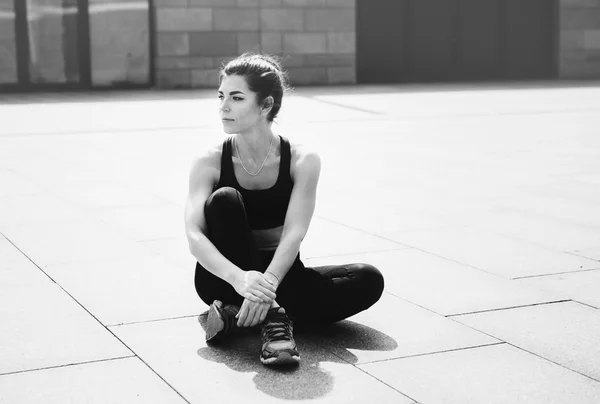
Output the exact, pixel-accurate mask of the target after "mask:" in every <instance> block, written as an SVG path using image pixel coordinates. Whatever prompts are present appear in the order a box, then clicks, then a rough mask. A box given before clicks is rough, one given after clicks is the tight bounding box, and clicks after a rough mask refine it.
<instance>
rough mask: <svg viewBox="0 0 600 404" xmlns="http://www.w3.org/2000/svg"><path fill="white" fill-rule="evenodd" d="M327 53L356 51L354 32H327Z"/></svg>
mask: <svg viewBox="0 0 600 404" xmlns="http://www.w3.org/2000/svg"><path fill="white" fill-rule="evenodd" d="M327 52H328V53H356V34H355V33H354V32H330V33H328V34H327Z"/></svg>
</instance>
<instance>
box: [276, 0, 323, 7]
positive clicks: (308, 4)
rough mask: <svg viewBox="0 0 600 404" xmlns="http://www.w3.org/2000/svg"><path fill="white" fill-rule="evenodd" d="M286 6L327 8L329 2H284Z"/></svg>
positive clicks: (299, 0)
mask: <svg viewBox="0 0 600 404" xmlns="http://www.w3.org/2000/svg"><path fill="white" fill-rule="evenodd" d="M283 5H284V6H291V7H302V8H306V7H325V6H326V5H327V0H283Z"/></svg>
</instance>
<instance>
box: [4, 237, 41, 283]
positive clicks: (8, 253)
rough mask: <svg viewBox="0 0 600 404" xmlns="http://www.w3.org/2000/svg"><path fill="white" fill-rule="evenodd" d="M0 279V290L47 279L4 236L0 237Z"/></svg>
mask: <svg viewBox="0 0 600 404" xmlns="http://www.w3.org/2000/svg"><path fill="white" fill-rule="evenodd" d="M0 279H2V284H1V285H0V291H3V290H8V289H11V288H13V287H26V286H29V285H40V284H46V283H47V282H48V281H49V279H48V277H47V276H46V275H44V273H43V272H42V271H41V270H40V269H39V268H38V267H36V266H35V264H34V263H33V262H31V261H30V260H29V259H28V258H27V257H26V256H25V255H23V253H22V252H21V251H19V250H18V249H17V248H16V247H15V246H14V245H13V244H11V243H10V241H8V240H7V239H5V238H4V237H0Z"/></svg>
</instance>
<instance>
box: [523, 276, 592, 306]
mask: <svg viewBox="0 0 600 404" xmlns="http://www.w3.org/2000/svg"><path fill="white" fill-rule="evenodd" d="M518 282H519V283H522V284H523V285H527V286H530V287H534V288H538V289H541V290H546V291H548V292H552V293H553V294H554V295H555V296H560V297H562V298H564V299H570V300H576V301H578V302H581V303H585V304H588V305H590V306H594V307H596V308H597V309H600V293H598V291H599V290H600V270H592V271H580V272H573V273H568V274H560V275H548V276H536V277H533V278H524V279H519V280H518Z"/></svg>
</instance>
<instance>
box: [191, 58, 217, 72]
mask: <svg viewBox="0 0 600 404" xmlns="http://www.w3.org/2000/svg"><path fill="white" fill-rule="evenodd" d="M189 60H190V68H192V69H212V68H213V67H214V63H213V58H212V57H206V56H192V57H190V58H189Z"/></svg>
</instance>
